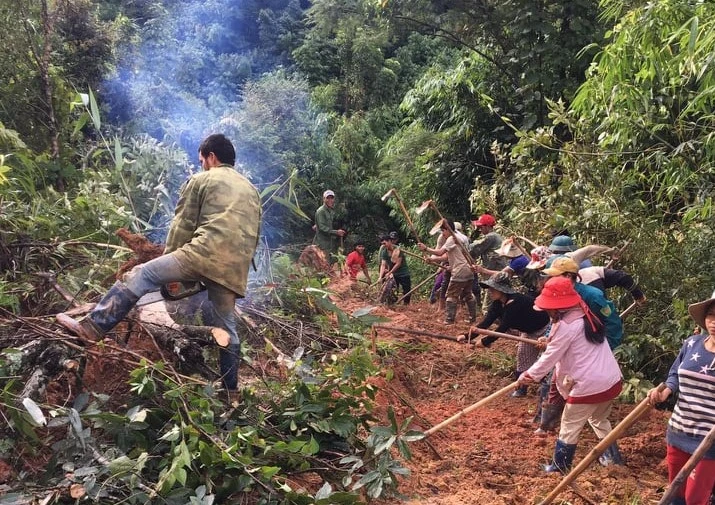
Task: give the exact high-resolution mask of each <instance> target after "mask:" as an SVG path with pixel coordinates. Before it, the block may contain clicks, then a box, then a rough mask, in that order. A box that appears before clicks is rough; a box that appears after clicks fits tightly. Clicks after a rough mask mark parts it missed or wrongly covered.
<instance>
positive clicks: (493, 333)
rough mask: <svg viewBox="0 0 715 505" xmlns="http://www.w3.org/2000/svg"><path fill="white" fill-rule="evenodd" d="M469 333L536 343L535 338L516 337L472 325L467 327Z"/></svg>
mask: <svg viewBox="0 0 715 505" xmlns="http://www.w3.org/2000/svg"><path fill="white" fill-rule="evenodd" d="M469 331H470V333H479V334H481V335H489V336H490V337H498V338H507V339H509V340H516V341H517V342H524V343H525V344H531V345H536V340H531V339H529V338H524V337H517V336H516V335H509V334H508V333H502V332H500V331H492V330H485V329H483V328H476V327H472V328H470V329H469Z"/></svg>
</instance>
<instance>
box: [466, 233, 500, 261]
mask: <svg viewBox="0 0 715 505" xmlns="http://www.w3.org/2000/svg"><path fill="white" fill-rule="evenodd" d="M501 243H502V237H501V235H499V234H498V233H496V232H494V231H492V232H489V233H487V234H486V235H484V237H482V238H481V239H479V240H475V241H474V242H472V243H471V244H470V245H469V253H470V254H471V255H472V258H474V259H481V260H482V266H483V267H484V268H488V269H489V270H501V269H502V268H504V267H505V266H506V259H505V258H503V257H502V256H499V255H498V254H497V249H499V248H500V247H501Z"/></svg>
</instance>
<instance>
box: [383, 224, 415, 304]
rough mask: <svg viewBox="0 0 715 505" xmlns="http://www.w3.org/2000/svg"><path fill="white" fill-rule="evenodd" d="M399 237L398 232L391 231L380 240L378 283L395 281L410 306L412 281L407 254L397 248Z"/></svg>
mask: <svg viewBox="0 0 715 505" xmlns="http://www.w3.org/2000/svg"><path fill="white" fill-rule="evenodd" d="M397 241H398V236H397V232H396V231H391V232H390V233H388V234H387V235H383V236H382V237H381V238H380V244H381V246H382V247H381V248H380V273H379V276H378V279H377V280H378V282H383V281H386V280H387V279H388V278H392V279H394V281H395V283H396V284H397V285H398V286H400V287H401V288H402V294H403V295H406V296H405V297H404V299H403V303H404V304H405V305H409V303H410V298H411V295H409V294H408V293H409V292H410V290H411V289H412V279H411V278H410V269H409V268H407V257H406V256H405V253H404V252H403V251H402V250H401V249H400V248H399V247H397Z"/></svg>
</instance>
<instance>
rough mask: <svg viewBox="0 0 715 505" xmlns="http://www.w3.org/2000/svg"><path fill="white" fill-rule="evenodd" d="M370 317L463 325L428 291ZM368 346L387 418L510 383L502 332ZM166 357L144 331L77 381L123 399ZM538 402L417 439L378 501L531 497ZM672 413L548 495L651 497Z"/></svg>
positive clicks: (433, 409)
mask: <svg viewBox="0 0 715 505" xmlns="http://www.w3.org/2000/svg"><path fill="white" fill-rule="evenodd" d="M358 286H359V287H358V289H357V290H356V289H355V285H353V284H351V283H350V281H349V280H348V279H346V278H336V279H335V280H334V281H333V282H332V283H331V284H330V286H329V289H330V290H331V291H332V292H333V293H334V294H335V295H334V297H333V298H334V301H335V303H336V304H337V305H338V306H339V307H341V308H342V309H343V310H345V311H346V312H348V313H350V312H352V311H353V310H355V309H358V308H363V307H365V306H370V305H375V301H374V299H375V293H374V292H372V293H369V294H368V293H367V292H366V291H365V284H362V283H361V284H359V285H358ZM373 314H375V315H381V316H384V317H386V318H389V320H390V321H389V323H388V324H391V325H394V326H401V327H409V328H414V329H420V330H426V331H429V332H434V333H442V334H449V335H456V334H458V333H460V332H464V331H466V329H467V328H468V325H467V323H466V322H465V320H464V319H465V313H464V310H463V309H460V312H459V313H458V324H456V325H454V326H450V327H447V326H445V325H444V324H443V323H442V319H443V318H442V316H441V315H440V314H437V313H436V311H435V306H433V305H430V304H429V303H428V302H427V301H426V300H424V298H422V299H419V298H418V299H416V300H414V302H413V304H412V305H410V306H397V307H394V308H388V307H384V306H377V308H376V309H375V310H374V311H373ZM375 347H376V350H377V352H376V362H377V363H378V364H379V365H380V367H381V368H382V373H381V375H380V377H378V378H377V379H375V384H376V385H377V386H379V388H380V392H379V394H378V397H377V403H378V409H377V414H378V416H382V417H383V419H386V415H385V414H386V411H387V408H388V406H392V407H393V409H394V410H395V412H396V413H397V415H398V417H400V418H401V419H404V418H406V417H408V416H413V417H414V422H413V423H414V424H413V425H414V427H415V428H416V429H421V430H426V429H429V428H430V427H432V426H434V425H436V424H438V423H439V422H441V421H443V420H445V419H447V418H449V417H450V416H452V415H453V414H455V413H457V412H459V411H460V410H462V409H464V408H465V407H468V406H470V405H471V404H473V403H475V402H477V401H479V400H480V399H482V398H484V397H486V396H488V395H490V394H492V393H494V392H495V391H497V390H499V389H501V388H503V387H505V386H507V385H508V384H510V383H511V382H512V380H513V379H512V377H511V375H510V373H511V366H512V363H513V361H512V360H513V358H512V356H513V355H514V353H515V349H516V343H515V342H507V341H503V340H499V341H497V342H496V343H495V344H494V345H492V347H491V348H490V349H476V348H473V347H472V346H469V345H465V344H458V343H456V342H451V341H445V340H438V339H433V338H430V337H418V336H414V335H407V334H404V333H402V334H400V333H393V332H389V331H387V330H379V331H378V332H377V337H376V342H375ZM161 353H162V351H160V350H159V347H158V346H157V345H156V344H155V343H154V342H152V341H151V340H150V339H137V340H133V341H132V344H131V345H130V346H129V349H125V350H124V351H123V352H122V354H121V356H119V357H118V356H114V355H113V352H108V351H107V350H99V349H97V350H93V351H91V352H90V354H91V356H90V359H89V360H88V363H87V368H86V370H85V372H84V377H83V382H84V385H85V386H86V387H87V388H88V389H90V390H92V391H94V392H97V393H106V394H108V395H109V396H110V397H111V398H112V399H113V400H112V401H114V402H117V405H119V404H121V402H122V399H123V398H125V397H126V395H127V394H129V391H128V389H129V387H128V385H127V374H128V372H129V370H131V369H132V368H134V367H135V366H136V364H137V363H138V362H139V360H140V359H141V357H142V356H146V357H148V358H150V359H153V360H155V359H162V356H161ZM118 359H119V361H118ZM107 370H113V371H114V372H116V373H107ZM250 373H251V371H250V369H249V368H248V367H243V368H241V381H242V382H244V383H245V382H246V381H250V380H251V379H252V378H251V377H249V376H248V375H250ZM68 383H70V381H69V378H68V380H66V381H63V380H62V378H58V380H56V381H53V383H51V384H50V386H49V388H48V391H47V397H48V398H50V399H52V403H58V404H62V403H63V399H65V400H67V398H68V389H67V388H68V386H67V384H68ZM70 396H71V395H70ZM535 407H536V387H535V386H534V387H532V388H531V389H530V391H529V395H528V396H527V397H526V398H510V397H509V396H506V397H502V398H498V399H496V400H494V401H493V402H491V403H489V404H488V405H486V406H484V407H482V408H480V409H478V410H475V411H473V412H471V413H469V414H466V415H465V416H463V417H462V418H460V419H459V420H457V421H456V422H454V423H453V424H451V425H449V426H447V427H445V428H444V429H442V430H441V431H438V432H436V433H435V434H433V435H432V436H431V437H429V439H428V441H420V442H415V443H412V444H411V449H412V451H413V458H412V460H411V461H409V462H407V463H406V466H407V467H408V468H409V469H410V471H411V475H410V476H409V477H407V478H403V479H401V480H400V483H399V492H400V493H401V494H402V498H390V499H381V500H379V501H378V503H380V504H385V505H387V504H390V505H392V504H397V503H406V504H408V505H415V504H434V505H460V504H494V505H498V504H505V505H523V504H533V503H538V502H539V501H540V499H541V498H543V497H544V496H546V495H547V494H548V493H549V492H550V490H551V489H553V488H554V487H555V486H556V485H557V484H558V482H559V481H560V478H561V476H560V475H554V474H550V475H547V474H545V473H544V472H543V471H542V470H541V467H540V466H541V465H542V464H544V463H547V462H548V461H549V458H550V456H551V453H552V449H553V445H554V442H555V438H556V436H555V435H554V434H551V435H549V436H546V437H543V438H541V437H537V436H535V435H534V434H533V431H534V429H535V428H536V425H535V424H533V422H532V418H533V417H534V411H535ZM633 407H634V405H628V404H620V403H619V404H617V405H616V407H615V408H614V412H613V414H612V416H611V419H612V421H613V422H614V424H615V423H616V422H618V421H619V420H621V419H623V418H624V417H625V416H626V415H627V414H628V413H629V412H630V411H631V410H632V409H633ZM667 418H668V413H667V412H661V411H650V412H649V413H648V414H647V415H646V416H645V417H644V418H643V419H641V420H640V421H638V422H637V423H636V424H635V425H634V426H633V427H632V428H631V429H629V430H628V431H627V432H626V434H625V436H623V438H621V440H620V441H619V445H620V448H621V451H622V453H623V455H624V457H625V458H626V461H627V464H626V466H623V467H609V468H603V467H601V466H599V465H598V464H595V465H592V466H591V467H590V468H589V469H588V470H586V471H585V472H584V473H583V474H582V475H581V476H580V477H579V478H578V480H577V482H578V486H579V489H578V492H575V491H574V490H573V489H567V490H566V491H564V492H563V493H562V494H561V495H560V497H559V498H558V499H557V500H556V501H555V502H554V503H561V504H594V503H595V504H613V505H615V504H619V505H620V504H629V505H644V504H656V503H657V502H658V500H659V498H660V496H661V495H662V492H663V489H664V486H665V485H666V483H667V473H666V467H665V464H664V457H665V441H664V431H665V424H666V421H667ZM385 424H387V422H385ZM595 444H596V439H595V437H594V435H593V433H592V432H591V431H590V429H589V428H585V429H584V432H583V435H582V439H581V442H580V444H579V448H578V452H577V455H576V460H575V462H576V463H577V462H578V461H579V460H580V459H581V458H583V457H584V456H585V455H586V454H587V453H588V451H589V450H590V449H591V448H592V447H593V446H594V445H595ZM18 460H19V461H22V462H23V466H24V470H25V471H29V472H30V473H33V472H41V471H42V468H43V466H44V464H45V463H46V461H43V460H42V458H41V457H37V455H35V456H32V455H29V454H26V455H19V457H18ZM0 463H2V462H0ZM3 468H4V467H3V466H2V465H1V464H0V482H5V481H7V480H12V478H13V475H12V472H11V473H10V474H8V475H7V476H5V477H3ZM8 470H9V469H8ZM308 487H310V486H308Z"/></svg>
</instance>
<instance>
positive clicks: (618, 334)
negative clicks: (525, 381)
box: [536, 256, 623, 435]
mask: <svg viewBox="0 0 715 505" xmlns="http://www.w3.org/2000/svg"><path fill="white" fill-rule="evenodd" d="M578 272H579V266H578V264H577V263H576V261H574V260H573V259H572V258H569V257H566V256H552V257H551V258H549V259H548V260H547V262H546V268H545V269H544V270H543V273H544V275H546V276H548V277H565V278H567V279H569V281H570V282H571V283H573V285H574V289H575V290H576V292H577V293H578V294H579V296H581V298H582V299H583V301H584V302H585V303H586V305H587V306H588V307H589V309H590V310H591V312H592V313H593V314H595V315H596V317H598V319H599V320H600V321H601V323H602V324H603V326H604V328H605V333H606V340H607V342H608V345H609V346H610V348H611V349H615V348H616V347H617V346H618V345H620V343H621V340H622V339H623V321H622V320H621V317H620V316H619V315H618V311H617V310H616V307H615V305H613V302H611V301H610V300H608V299H607V298H606V297H605V295H604V294H603V292H602V291H601V290H600V289H598V288H595V287H593V286H587V285H585V284H582V283H581V282H578V281H579V279H580V277H579V275H578ZM547 282H548V281H547ZM547 382H548V381H547ZM541 398H542V405H541V421H540V423H539V427H538V428H537V429H536V434H538V435H542V434H545V433H546V432H547V431H552V430H554V429H555V427H556V425H557V423H558V420H559V418H560V416H561V412H562V411H563V408H564V401H565V400H564V398H563V396H562V395H561V394H559V391H558V389H557V387H556V384H554V381H553V380H551V381H550V382H549V389H546V385H544V390H542V392H541Z"/></svg>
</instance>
